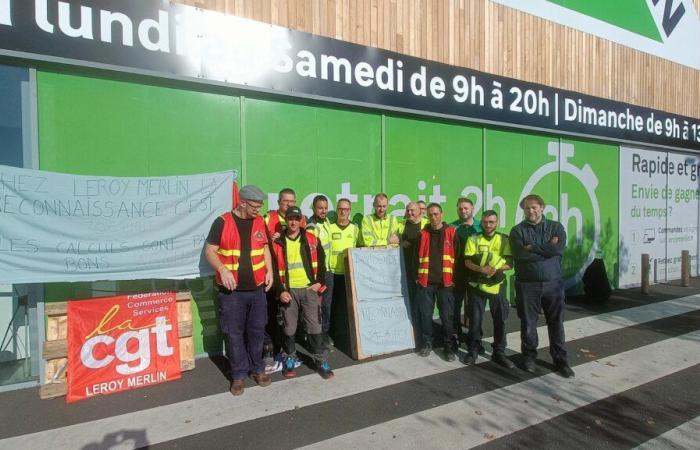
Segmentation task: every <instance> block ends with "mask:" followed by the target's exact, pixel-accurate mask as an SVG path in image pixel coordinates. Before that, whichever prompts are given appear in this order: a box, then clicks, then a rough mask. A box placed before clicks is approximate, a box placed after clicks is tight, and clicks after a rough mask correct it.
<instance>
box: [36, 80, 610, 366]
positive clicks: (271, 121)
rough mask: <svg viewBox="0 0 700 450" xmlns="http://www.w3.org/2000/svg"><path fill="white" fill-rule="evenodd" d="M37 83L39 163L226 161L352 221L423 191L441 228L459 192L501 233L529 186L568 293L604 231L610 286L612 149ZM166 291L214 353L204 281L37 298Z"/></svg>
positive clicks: (156, 171) (159, 90)
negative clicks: (491, 217) (555, 236)
mask: <svg viewBox="0 0 700 450" xmlns="http://www.w3.org/2000/svg"><path fill="white" fill-rule="evenodd" d="M37 80H38V105H39V130H40V135H39V146H40V169H42V170H49V171H57V172H67V173H74V174H91V175H112V176H129V175H138V176H148V175H151V176H164V175H181V174H190V173H202V172H207V171H219V170H225V169H231V168H234V169H239V170H240V171H241V181H242V182H243V183H255V184H258V185H260V186H261V187H262V188H263V190H264V191H265V192H267V193H268V196H269V201H268V204H267V205H266V206H268V207H270V208H275V207H276V197H277V192H278V191H279V190H280V189H281V188H283V187H288V186H289V187H292V188H294V189H295V190H296V191H297V199H298V204H300V206H302V208H303V209H304V211H305V213H307V214H308V213H310V206H311V200H312V199H313V197H314V196H315V195H317V194H318V193H322V194H325V195H326V196H328V198H329V199H330V203H331V209H333V208H334V206H335V203H336V201H337V199H338V198H341V197H349V198H350V199H351V200H352V201H353V213H354V214H356V215H358V216H357V217H356V218H358V217H359V214H362V213H369V212H370V211H371V210H372V199H373V195H374V194H375V193H376V192H378V191H380V190H386V191H387V193H388V194H389V196H390V211H391V212H392V214H394V215H403V210H404V208H405V204H406V202H407V201H409V199H414V200H415V199H424V200H426V201H428V202H431V201H435V202H438V203H441V204H442V206H443V208H444V211H445V220H446V221H450V222H451V221H453V220H455V219H456V218H457V216H456V208H455V204H456V200H457V198H459V197H460V196H467V197H469V198H471V199H472V200H473V201H474V203H475V205H476V212H477V215H478V214H479V213H480V212H481V211H483V210H485V209H495V210H496V211H497V212H498V214H499V216H500V217H501V223H500V229H501V230H502V231H504V232H508V231H509V230H510V228H511V227H512V226H513V225H514V224H515V223H517V222H519V221H520V220H521V217H519V216H518V211H519V208H518V201H519V200H520V198H522V196H523V191H524V190H526V189H530V190H532V191H534V192H537V193H539V194H541V195H542V196H543V197H544V198H545V199H546V201H547V203H548V205H549V206H548V210H547V215H548V217H550V218H557V219H559V220H561V221H562V222H563V223H564V224H565V226H566V228H567V232H568V235H569V236H570V239H569V243H568V245H567V250H566V251H567V253H566V255H565V258H564V261H565V264H564V270H565V276H566V277H567V278H569V279H571V284H570V287H571V288H573V289H574V290H579V289H580V283H577V281H578V280H577V279H576V275H577V274H578V275H579V276H580V275H581V270H582V268H585V266H586V265H587V262H588V261H589V260H590V258H591V257H593V256H595V254H594V251H593V239H594V236H595V232H596V229H597V230H598V231H601V230H602V233H600V238H599V246H600V247H601V248H602V249H603V251H604V257H605V260H606V263H607V268H608V272H609V277H610V280H611V281H612V282H613V284H615V283H616V278H617V272H618V271H617V264H618V251H617V243H618V222H617V214H618V204H617V199H618V157H619V156H618V153H619V152H618V147H617V146H614V145H606V144H604V143H601V142H594V141H583V140H569V139H566V140H563V139H562V138H560V137H559V136H556V135H545V134H536V133H526V132H520V131H518V132H515V131H508V130H501V129H493V128H483V127H480V126H470V125H466V124H463V123H454V122H446V121H437V120H426V119H417V118H413V117H407V116H400V115H395V114H382V113H378V112H368V111H363V110H354V109H347V108H346V109H339V108H333V107H328V106H319V105H315V104H305V103H300V102H290V101H279V100H275V99H269V98H267V99H263V98H255V97H253V98H251V97H244V96H240V95H234V94H230V95H227V94H213V93H206V92H195V91H188V90H183V89H175V88H170V87H162V86H157V85H141V84H136V83H131V82H125V81H116V80H111V79H107V78H96V77H87V76H78V75H71V74H67V73H56V72H46V71H39V72H38V76H37ZM586 167H588V169H585V168H586ZM584 171H587V172H589V173H590V174H592V175H593V177H594V181H590V180H589V179H587V178H586V177H585V176H583V175H581V173H582V172H584ZM587 187H590V188H591V189H592V190H593V192H594V197H591V196H590V195H589V191H587ZM528 192H529V191H528ZM596 211H598V213H597V215H596ZM596 219H597V221H598V222H597V224H596ZM163 257H164V258H167V257H168V255H167V254H165V253H164V254H163ZM162 289H178V290H180V289H187V290H191V291H192V292H193V295H194V299H195V308H194V311H193V323H194V336H195V351H196V352H197V353H203V352H212V351H218V350H220V349H221V347H220V343H221V339H220V335H219V331H218V326H217V310H218V305H217V304H216V298H215V297H216V296H215V294H214V292H215V290H214V289H213V288H212V281H211V279H210V278H209V279H198V280H191V281H169V280H141V281H126V282H122V281H120V282H101V283H53V284H47V285H46V295H45V298H46V301H62V300H67V299H79V298H89V297H96V296H102V295H113V294H114V293H133V292H143V291H149V290H162Z"/></svg>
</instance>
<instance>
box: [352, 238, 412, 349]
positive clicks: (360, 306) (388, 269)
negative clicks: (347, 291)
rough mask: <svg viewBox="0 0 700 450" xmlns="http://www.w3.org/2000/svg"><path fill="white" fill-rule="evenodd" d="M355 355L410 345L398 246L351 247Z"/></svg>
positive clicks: (410, 346)
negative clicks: (382, 247)
mask: <svg viewBox="0 0 700 450" xmlns="http://www.w3.org/2000/svg"><path fill="white" fill-rule="evenodd" d="M348 262H349V265H350V277H351V280H350V282H351V290H352V299H351V300H350V304H351V308H349V309H351V310H352V314H353V315H354V320H351V323H354V328H355V333H354V335H355V339H356V341H355V344H356V345H355V347H356V348H355V350H356V352H354V353H356V355H355V356H356V357H357V358H358V359H363V358H366V357H369V356H374V355H379V354H383V353H391V352H396V351H401V350H406V349H410V348H413V347H414V346H415V343H414V339H413V328H412V327H411V320H410V317H409V312H408V311H409V310H410V308H409V303H408V287H407V284H406V270H405V268H404V264H403V258H402V254H401V251H400V250H399V249H398V248H386V249H369V248H358V249H350V250H349V253H348ZM352 334H353V333H351V335H352Z"/></svg>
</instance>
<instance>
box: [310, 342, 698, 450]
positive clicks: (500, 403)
mask: <svg viewBox="0 0 700 450" xmlns="http://www.w3.org/2000/svg"><path fill="white" fill-rule="evenodd" d="M696 364H700V330H698V331H694V332H692V333H688V334H684V335H682V336H679V337H676V338H670V339H666V340H664V341H661V342H657V343H655V344H650V345H646V346H643V347H640V348H636V349H634V350H629V351H626V352H622V353H619V354H616V355H613V356H609V357H606V358H601V359H600V360H597V361H593V362H589V363H586V364H581V365H579V366H577V367H576V374H577V376H576V378H572V379H564V378H561V377H560V376H558V375H556V374H554V373H550V374H547V375H544V376H541V377H537V378H533V379H530V380H527V381H523V382H521V383H517V384H514V385H511V386H507V387H504V388H500V389H495V390H492V391H489V392H485V393H482V394H478V395H475V396H473V397H469V398H466V399H463V400H458V401H455V402H451V403H448V404H445V405H442V406H438V407H435V408H430V409H427V410H424V411H421V412H418V413H415V414H411V415H408V416H404V417H400V418H398V419H394V420H390V421H387V422H384V423H381V424H378V425H374V426H371V427H367V428H363V429H360V430H356V431H353V432H351V433H347V434H343V435H340V436H336V437H334V438H331V439H327V440H324V441H320V442H317V443H315V444H312V445H309V446H306V447H302V448H304V449H308V450H311V449H314V450H318V449H338V448H353V447H354V448H372V449H389V448H392V449H393V448H406V449H413V448H415V449H444V448H472V447H476V446H478V445H481V444H486V443H488V442H491V441H493V440H494V439H498V438H500V437H503V436H507V435H509V434H511V433H515V432H517V431H520V430H523V429H525V428H527V427H530V426H533V425H536V424H539V423H542V422H544V421H546V420H550V419H553V418H555V417H557V416H560V415H562V414H565V413H568V412H570V411H574V410H576V409H578V408H581V407H584V406H586V405H589V404H591V403H593V402H596V401H599V400H602V399H605V398H607V397H610V396H612V395H616V394H619V393H622V392H624V391H627V390H629V389H633V388H635V387H638V386H640V385H643V384H645V383H649V382H651V381H654V380H657V379H659V378H662V377H664V376H667V375H670V374H672V373H674V372H677V371H680V370H683V369H686V368H688V367H692V366H694V365H696Z"/></svg>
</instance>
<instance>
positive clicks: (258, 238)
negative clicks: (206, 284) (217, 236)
mask: <svg viewBox="0 0 700 450" xmlns="http://www.w3.org/2000/svg"><path fill="white" fill-rule="evenodd" d="M221 218H222V219H224V228H223V230H222V231H221V242H219V250H217V251H216V253H217V254H218V256H219V261H221V263H222V264H223V265H225V266H226V268H227V269H228V270H230V271H231V272H232V273H233V279H234V280H236V283H238V258H240V256H241V235H240V234H238V227H236V221H235V220H234V219H233V215H232V213H231V212H227V213H225V214H222V215H221ZM266 244H267V229H266V228H265V221H264V220H263V218H262V217H261V216H257V217H256V218H255V219H253V227H252V229H251V232H250V260H251V265H252V266H253V280H254V281H255V285H256V286H260V285H261V284H263V283H264V282H265V245H266ZM215 276H216V282H217V283H219V284H222V283H221V276H220V275H219V272H217V273H216V275H215Z"/></svg>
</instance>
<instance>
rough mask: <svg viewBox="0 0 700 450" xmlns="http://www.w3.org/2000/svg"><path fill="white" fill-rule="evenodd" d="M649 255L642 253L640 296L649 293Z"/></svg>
mask: <svg viewBox="0 0 700 450" xmlns="http://www.w3.org/2000/svg"><path fill="white" fill-rule="evenodd" d="M649 269H650V267H649V253H642V294H648V293H649Z"/></svg>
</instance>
